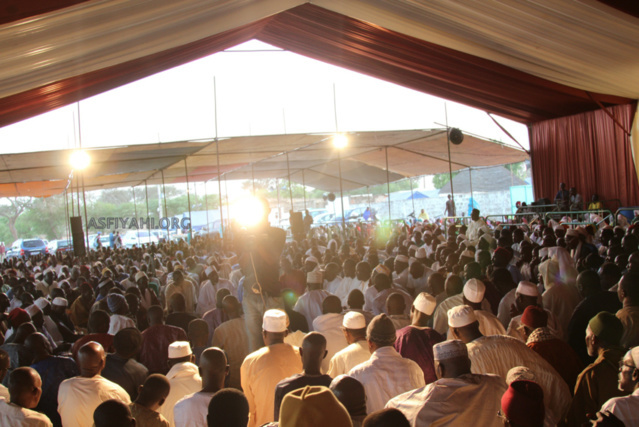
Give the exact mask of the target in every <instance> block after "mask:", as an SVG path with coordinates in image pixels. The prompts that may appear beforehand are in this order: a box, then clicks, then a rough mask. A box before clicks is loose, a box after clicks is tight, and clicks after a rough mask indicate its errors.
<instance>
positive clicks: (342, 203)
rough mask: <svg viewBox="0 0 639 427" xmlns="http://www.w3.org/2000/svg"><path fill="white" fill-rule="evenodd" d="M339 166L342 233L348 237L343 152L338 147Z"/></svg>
mask: <svg viewBox="0 0 639 427" xmlns="http://www.w3.org/2000/svg"><path fill="white" fill-rule="evenodd" d="M337 168H338V170H339V202H340V205H342V233H343V235H344V239H346V218H344V188H343V186H342V154H341V152H340V151H339V149H337Z"/></svg>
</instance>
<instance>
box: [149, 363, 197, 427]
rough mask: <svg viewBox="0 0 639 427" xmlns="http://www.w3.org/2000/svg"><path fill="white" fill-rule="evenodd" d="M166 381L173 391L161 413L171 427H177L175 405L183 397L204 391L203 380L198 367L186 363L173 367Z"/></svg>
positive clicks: (161, 408)
mask: <svg viewBox="0 0 639 427" xmlns="http://www.w3.org/2000/svg"><path fill="white" fill-rule="evenodd" d="M166 379H168V380H169V383H170V384H171V391H170V392H169V395H168V396H167V398H166V400H165V401H164V404H163V405H162V406H161V407H160V411H159V412H160V414H162V415H164V418H166V420H167V421H168V422H169V424H170V425H171V427H175V426H176V424H175V420H174V419H173V410H174V407H175V404H176V403H177V402H178V401H179V400H181V399H182V398H183V397H185V396H188V395H189V394H193V393H195V392H197V391H200V390H201V389H202V378H201V377H200V373H199V370H198V367H197V366H196V365H194V364H193V363H190V362H184V363H178V364H177V365H173V367H172V368H171V370H169V372H168V373H167V374H166Z"/></svg>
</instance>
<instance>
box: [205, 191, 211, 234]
mask: <svg viewBox="0 0 639 427" xmlns="http://www.w3.org/2000/svg"><path fill="white" fill-rule="evenodd" d="M208 182H209V181H208V180H207V181H204V205H205V207H206V234H208V232H209V231H211V230H209V195H208V193H207V191H206V184H208Z"/></svg>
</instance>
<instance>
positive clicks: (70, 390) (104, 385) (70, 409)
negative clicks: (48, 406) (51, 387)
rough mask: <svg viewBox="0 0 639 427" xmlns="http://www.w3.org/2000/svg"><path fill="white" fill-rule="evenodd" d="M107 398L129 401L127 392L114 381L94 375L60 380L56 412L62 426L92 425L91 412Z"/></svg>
mask: <svg viewBox="0 0 639 427" xmlns="http://www.w3.org/2000/svg"><path fill="white" fill-rule="evenodd" d="M109 399H115V400H119V401H120V402H122V403H125V404H127V405H128V404H129V403H131V398H130V397H129V393H127V392H126V391H125V390H124V389H123V388H122V387H120V386H119V385H117V384H116V383H114V382H111V381H109V380H107V379H106V378H103V377H102V376H100V375H96V376H95V377H91V378H84V377H73V378H69V379H68V380H64V381H62V383H61V384H60V388H59V389H58V413H59V414H60V418H61V419H62V425H63V426H92V425H93V412H94V411H95V408H97V407H98V406H100V404H101V403H102V402H104V401H105V400H109Z"/></svg>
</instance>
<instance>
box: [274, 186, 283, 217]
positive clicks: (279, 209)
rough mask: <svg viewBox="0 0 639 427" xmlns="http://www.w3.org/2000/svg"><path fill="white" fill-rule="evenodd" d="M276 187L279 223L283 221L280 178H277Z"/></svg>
mask: <svg viewBox="0 0 639 427" xmlns="http://www.w3.org/2000/svg"><path fill="white" fill-rule="evenodd" d="M275 188H276V189H277V225H278V226H279V225H280V224H279V223H280V221H282V208H281V207H280V179H279V178H275Z"/></svg>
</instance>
